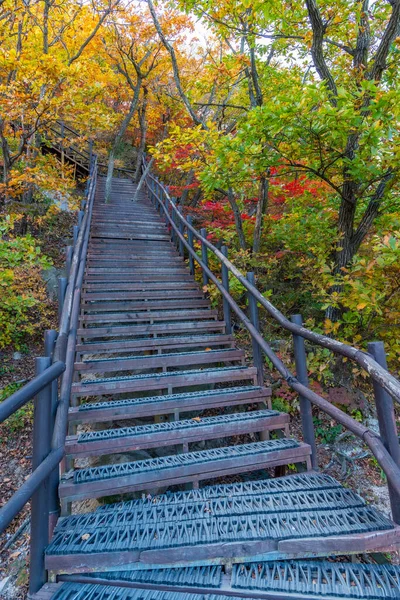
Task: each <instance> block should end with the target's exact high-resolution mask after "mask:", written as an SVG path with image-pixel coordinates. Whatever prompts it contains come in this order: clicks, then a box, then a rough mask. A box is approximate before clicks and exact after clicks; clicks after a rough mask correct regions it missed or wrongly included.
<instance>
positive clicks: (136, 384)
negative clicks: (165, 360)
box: [72, 367, 257, 396]
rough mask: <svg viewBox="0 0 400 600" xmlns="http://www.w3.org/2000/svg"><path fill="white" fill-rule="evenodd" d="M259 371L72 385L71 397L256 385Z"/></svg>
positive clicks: (214, 371) (188, 373) (179, 374)
mask: <svg viewBox="0 0 400 600" xmlns="http://www.w3.org/2000/svg"><path fill="white" fill-rule="evenodd" d="M256 376H257V369H255V368H254V367H248V368H241V369H237V370H234V369H230V368H225V369H204V370H202V371H200V370H199V371H197V372H196V373H193V372H191V371H190V370H189V371H179V372H175V373H165V374H162V373H159V374H153V375H152V377H151V379H150V378H145V377H143V378H141V377H138V378H136V379H133V378H129V377H126V378H124V379H118V378H117V377H115V378H111V381H107V382H103V383H100V382H99V383H97V382H96V381H93V382H91V383H87V384H84V383H73V384H72V393H73V394H76V395H77V396H97V395H111V394H126V393H129V392H143V391H145V390H163V389H168V388H171V390H172V389H175V388H180V387H193V386H196V387H197V386H199V385H203V386H208V385H210V384H212V383H225V382H228V381H229V382H231V381H248V380H250V381H252V383H253V385H256V383H257V382H256Z"/></svg>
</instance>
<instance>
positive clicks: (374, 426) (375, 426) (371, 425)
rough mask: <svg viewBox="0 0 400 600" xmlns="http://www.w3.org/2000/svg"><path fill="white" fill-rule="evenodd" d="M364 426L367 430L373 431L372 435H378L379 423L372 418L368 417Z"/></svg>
mask: <svg viewBox="0 0 400 600" xmlns="http://www.w3.org/2000/svg"><path fill="white" fill-rule="evenodd" d="M364 424H365V426H366V427H368V429H370V430H371V431H373V432H374V433H377V434H378V435H379V433H380V432H379V422H378V419H374V418H373V417H368V419H366V420H365V423H364Z"/></svg>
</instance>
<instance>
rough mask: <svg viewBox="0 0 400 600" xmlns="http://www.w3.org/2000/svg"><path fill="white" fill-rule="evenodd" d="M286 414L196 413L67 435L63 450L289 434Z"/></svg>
mask: <svg viewBox="0 0 400 600" xmlns="http://www.w3.org/2000/svg"><path fill="white" fill-rule="evenodd" d="M288 426H289V415H288V414H286V413H279V412H278V411H275V410H260V411H251V412H240V413H232V414H225V415H219V416H215V417H195V418H192V419H187V420H180V421H171V422H165V423H155V424H152V425H138V426H136V427H121V428H118V429H106V430H103V431H90V432H88V433H81V434H79V435H75V436H69V437H67V441H66V447H65V451H66V454H67V455H72V456H73V457H82V456H99V455H102V454H114V453H121V452H132V451H135V450H143V449H148V448H159V447H165V446H177V445H184V446H186V451H187V449H188V448H187V447H188V444H191V443H194V442H199V441H203V440H212V439H214V440H215V439H221V438H227V437H230V436H234V435H243V434H246V433H256V432H262V431H273V430H276V429H278V430H284V431H285V433H286V435H289V431H288Z"/></svg>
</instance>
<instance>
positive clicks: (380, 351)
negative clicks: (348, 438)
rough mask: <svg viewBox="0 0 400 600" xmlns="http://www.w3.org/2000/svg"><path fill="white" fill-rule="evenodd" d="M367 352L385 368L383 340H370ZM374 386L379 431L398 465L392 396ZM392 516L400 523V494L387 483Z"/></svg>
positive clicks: (399, 463)
mask: <svg viewBox="0 0 400 600" xmlns="http://www.w3.org/2000/svg"><path fill="white" fill-rule="evenodd" d="M368 352H369V353H370V354H372V356H373V357H374V359H375V360H376V362H377V363H378V364H380V365H381V367H383V368H384V369H387V362H386V353H385V347H384V345H383V342H370V343H369V344H368ZM372 385H373V388H374V396H375V405H376V414H377V417H378V423H379V432H380V434H381V439H382V442H383V443H384V445H385V447H386V449H387V450H388V452H389V454H390V455H391V457H392V458H393V460H394V461H395V463H396V464H397V465H398V466H399V467H400V445H399V436H398V433H397V426H396V417H395V414H394V404H393V398H392V397H391V396H390V395H389V394H388V393H387V392H386V391H385V390H384V389H383V387H381V386H380V385H379V384H378V383H377V382H376V381H373V382H372ZM388 488H389V497H390V506H391V509H392V518H393V521H395V523H399V524H400V496H399V495H398V494H396V492H395V491H394V489H393V488H392V487H391V485H390V484H389V485H388Z"/></svg>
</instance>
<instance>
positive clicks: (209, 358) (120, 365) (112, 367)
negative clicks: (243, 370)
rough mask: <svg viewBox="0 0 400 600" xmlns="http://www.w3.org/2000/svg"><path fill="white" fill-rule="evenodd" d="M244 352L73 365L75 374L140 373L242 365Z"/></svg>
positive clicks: (99, 360) (89, 361)
mask: <svg viewBox="0 0 400 600" xmlns="http://www.w3.org/2000/svg"><path fill="white" fill-rule="evenodd" d="M244 356H245V354H244V351H243V350H237V349H236V348H221V349H218V350H212V349H210V350H200V351H197V352H196V351H194V352H190V351H186V352H170V353H168V354H156V355H153V356H136V355H131V356H129V355H128V356H117V357H115V356H112V357H107V358H86V359H84V360H82V361H80V362H76V363H75V364H74V370H75V372H76V373H81V374H82V376H85V375H86V374H87V373H113V372H117V371H141V370H142V369H161V368H162V369H164V370H166V369H168V368H173V367H174V368H175V369H176V368H177V367H182V366H196V365H209V364H212V363H237V362H240V363H241V364H243V363H244Z"/></svg>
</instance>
